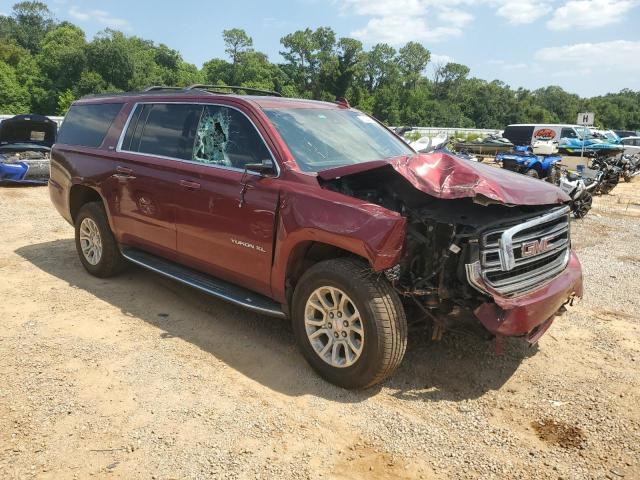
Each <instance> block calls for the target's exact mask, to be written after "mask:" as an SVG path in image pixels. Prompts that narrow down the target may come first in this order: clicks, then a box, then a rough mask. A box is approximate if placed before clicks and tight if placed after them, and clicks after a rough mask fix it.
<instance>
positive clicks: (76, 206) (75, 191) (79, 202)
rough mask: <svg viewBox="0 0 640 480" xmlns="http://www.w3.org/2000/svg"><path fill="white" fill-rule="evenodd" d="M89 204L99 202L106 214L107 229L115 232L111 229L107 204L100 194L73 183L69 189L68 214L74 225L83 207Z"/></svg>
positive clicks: (93, 189) (95, 190)
mask: <svg viewBox="0 0 640 480" xmlns="http://www.w3.org/2000/svg"><path fill="white" fill-rule="evenodd" d="M89 202H100V203H102V206H103V207H104V211H105V213H106V214H107V220H108V221H109V227H110V228H111V231H113V232H115V229H114V228H113V220H112V218H111V212H110V211H109V208H108V203H107V201H106V200H105V199H104V197H103V196H102V194H101V193H100V192H99V191H98V190H97V189H95V188H93V187H89V186H87V185H84V184H81V183H75V184H73V185H72V186H71V188H70V189H69V214H70V216H71V222H72V223H73V224H75V221H76V216H77V215H78V212H79V211H80V209H81V208H82V206H83V205H85V204H86V203H89Z"/></svg>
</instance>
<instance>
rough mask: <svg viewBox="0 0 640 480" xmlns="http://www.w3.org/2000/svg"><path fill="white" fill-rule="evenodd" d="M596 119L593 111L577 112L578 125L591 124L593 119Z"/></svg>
mask: <svg viewBox="0 0 640 480" xmlns="http://www.w3.org/2000/svg"><path fill="white" fill-rule="evenodd" d="M595 119H596V114H595V113H593V112H585V113H579V114H578V121H577V122H576V123H577V124H578V125H589V126H591V125H593V123H594V120H595Z"/></svg>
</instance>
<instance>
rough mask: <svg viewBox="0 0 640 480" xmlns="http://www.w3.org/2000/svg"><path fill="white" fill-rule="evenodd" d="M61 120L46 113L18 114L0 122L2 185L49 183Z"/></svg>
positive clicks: (0, 179) (0, 180)
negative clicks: (51, 155)
mask: <svg viewBox="0 0 640 480" xmlns="http://www.w3.org/2000/svg"><path fill="white" fill-rule="evenodd" d="M57 131H58V124H57V123H56V122H55V121H53V120H51V119H50V118H48V117H45V116H43V115H34V114H30V115H16V116H15V117H12V118H8V119H5V120H3V121H2V122H0V185H3V184H4V185H7V184H27V185H46V184H47V180H48V178H49V155H50V152H51V146H52V145H53V144H54V142H55V140H56V133H57Z"/></svg>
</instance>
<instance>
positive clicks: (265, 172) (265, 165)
mask: <svg viewBox="0 0 640 480" xmlns="http://www.w3.org/2000/svg"><path fill="white" fill-rule="evenodd" d="M244 170H245V172H246V171H251V172H256V173H259V174H260V175H261V176H270V175H275V173H276V166H275V165H274V163H273V160H271V159H270V158H266V159H264V160H262V162H260V163H247V164H245V166H244Z"/></svg>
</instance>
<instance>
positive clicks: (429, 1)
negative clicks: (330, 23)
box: [339, 0, 484, 46]
mask: <svg viewBox="0 0 640 480" xmlns="http://www.w3.org/2000/svg"><path fill="white" fill-rule="evenodd" d="M339 1H340V3H341V12H342V14H343V15H359V16H366V17H370V18H369V20H368V21H367V24H366V25H365V26H364V27H363V28H360V29H357V30H354V31H353V32H351V35H352V36H353V37H355V38H359V39H360V40H363V41H365V42H370V43H378V42H386V43H390V44H392V45H396V46H397V45H402V44H404V43H406V42H409V41H412V40H413V41H418V42H420V41H423V42H437V41H440V40H444V39H446V38H450V37H455V36H458V35H460V34H461V33H462V27H464V26H466V25H468V24H469V23H470V22H471V21H472V20H473V15H471V14H470V13H469V12H467V11H465V10H462V9H460V8H453V7H456V6H463V5H471V4H474V3H478V2H477V1H473V0H448V1H445V0H396V1H395V2H390V1H388V0H339ZM481 1H484V0H481Z"/></svg>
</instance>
